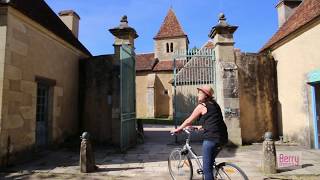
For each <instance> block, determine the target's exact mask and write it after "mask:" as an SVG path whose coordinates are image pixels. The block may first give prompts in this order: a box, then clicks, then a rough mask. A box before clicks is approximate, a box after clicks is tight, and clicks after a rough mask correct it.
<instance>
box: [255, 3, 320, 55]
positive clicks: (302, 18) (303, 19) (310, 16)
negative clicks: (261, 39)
mask: <svg viewBox="0 0 320 180" xmlns="http://www.w3.org/2000/svg"><path fill="white" fill-rule="evenodd" d="M319 16H320V1H319V0H304V1H303V2H302V3H301V4H300V5H299V7H298V8H297V9H296V10H295V12H294V13H293V14H292V16H291V17H290V18H289V19H288V20H287V22H285V23H284V24H283V25H282V26H281V27H280V29H279V30H278V32H276V34H275V35H274V36H273V37H272V38H271V39H270V40H269V41H268V42H267V44H265V45H264V46H263V48H262V49H261V50H260V52H263V51H266V50H267V49H269V48H271V47H272V46H273V45H275V44H276V43H278V42H279V41H281V40H283V39H284V38H286V37H287V36H289V35H290V34H291V33H293V32H295V31H296V30H298V29H299V28H301V27H302V26H304V25H306V24H307V23H309V22H311V21H312V20H314V19H315V18H317V17H319Z"/></svg>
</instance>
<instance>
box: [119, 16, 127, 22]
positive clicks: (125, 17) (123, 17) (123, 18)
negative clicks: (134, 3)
mask: <svg viewBox="0 0 320 180" xmlns="http://www.w3.org/2000/svg"><path fill="white" fill-rule="evenodd" d="M120 22H122V23H123V22H125V23H128V16H126V15H124V16H122V18H121V21H120Z"/></svg>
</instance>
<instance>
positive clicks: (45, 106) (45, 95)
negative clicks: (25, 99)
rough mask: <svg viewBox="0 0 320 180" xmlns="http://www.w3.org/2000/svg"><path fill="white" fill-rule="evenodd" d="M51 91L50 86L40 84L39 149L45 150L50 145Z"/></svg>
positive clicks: (37, 137) (38, 107) (38, 106)
mask: <svg viewBox="0 0 320 180" xmlns="http://www.w3.org/2000/svg"><path fill="white" fill-rule="evenodd" d="M49 90H50V86H49V85H47V84H44V83H40V82H38V88H37V115H36V147H37V148H45V147H46V146H47V145H48V139H49V138H48V135H49V133H48V129H49V128H48V124H49V123H48V121H49Z"/></svg>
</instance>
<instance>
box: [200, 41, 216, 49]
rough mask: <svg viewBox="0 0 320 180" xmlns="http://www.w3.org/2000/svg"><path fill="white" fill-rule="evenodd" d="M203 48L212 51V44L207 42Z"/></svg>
mask: <svg viewBox="0 0 320 180" xmlns="http://www.w3.org/2000/svg"><path fill="white" fill-rule="evenodd" d="M203 48H205V49H214V44H213V42H212V41H208V42H207V43H206V44H205V45H204V46H203Z"/></svg>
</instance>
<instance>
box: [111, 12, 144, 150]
mask: <svg viewBox="0 0 320 180" xmlns="http://www.w3.org/2000/svg"><path fill="white" fill-rule="evenodd" d="M109 31H110V32H111V34H112V35H113V36H114V44H113V46H114V57H113V64H114V67H116V68H115V69H116V70H114V74H113V82H112V86H113V93H112V99H113V100H112V143H113V144H120V137H121V136H120V127H121V126H120V116H121V114H120V113H121V111H120V98H121V94H120V81H121V79H120V48H121V46H122V45H128V46H130V47H131V48H133V49H134V40H135V39H136V38H138V34H137V32H136V30H135V29H134V28H132V27H130V26H129V25H128V18H127V16H123V17H122V18H121V21H120V25H119V26H117V27H115V28H112V29H109Z"/></svg>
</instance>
